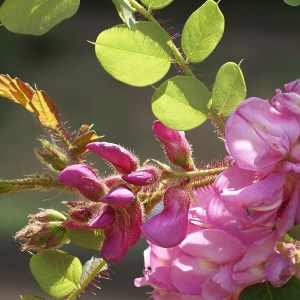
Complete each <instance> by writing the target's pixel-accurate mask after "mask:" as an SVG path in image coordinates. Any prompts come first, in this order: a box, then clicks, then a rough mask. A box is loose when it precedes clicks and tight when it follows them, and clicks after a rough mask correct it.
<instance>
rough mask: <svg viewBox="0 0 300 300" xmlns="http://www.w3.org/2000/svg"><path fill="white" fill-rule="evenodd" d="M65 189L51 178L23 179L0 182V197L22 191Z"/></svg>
mask: <svg viewBox="0 0 300 300" xmlns="http://www.w3.org/2000/svg"><path fill="white" fill-rule="evenodd" d="M37 189H38V190H50V189H67V188H66V187H65V186H64V185H63V184H62V183H60V182H59V181H58V180H55V179H52V178H25V179H10V180H0V195H5V194H10V193H15V192H20V191H24V190H37Z"/></svg>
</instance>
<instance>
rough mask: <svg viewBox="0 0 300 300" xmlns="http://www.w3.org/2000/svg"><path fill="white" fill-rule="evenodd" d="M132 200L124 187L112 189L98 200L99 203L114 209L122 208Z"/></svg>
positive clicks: (130, 194)
mask: <svg viewBox="0 0 300 300" xmlns="http://www.w3.org/2000/svg"><path fill="white" fill-rule="evenodd" d="M133 199H134V194H133V193H132V191H131V190H130V189H129V188H128V187H126V186H124V185H121V186H118V187H116V188H114V189H112V190H111V191H110V192H109V193H108V194H106V195H105V196H103V197H101V198H99V201H100V202H104V203H107V204H109V205H112V206H114V207H118V208H124V207H126V206H127V205H128V204H129V203H130V202H131V201H132V200H133Z"/></svg>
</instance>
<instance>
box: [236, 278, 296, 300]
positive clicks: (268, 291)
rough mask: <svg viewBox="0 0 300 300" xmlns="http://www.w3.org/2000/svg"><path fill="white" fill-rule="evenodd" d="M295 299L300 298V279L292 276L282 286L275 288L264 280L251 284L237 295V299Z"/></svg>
mask: <svg viewBox="0 0 300 300" xmlns="http://www.w3.org/2000/svg"><path fill="white" fill-rule="evenodd" d="M258 299H263V300H283V299H284V300H296V299H300V281H299V279H297V278H296V277H292V278H291V279H290V281H289V282H288V283H287V284H285V285H283V286H282V287H279V288H275V287H273V286H272V285H271V284H270V283H268V282H264V283H259V284H255V285H252V286H250V287H248V288H246V289H245V290H243V291H242V293H241V294H240V296H239V300H258Z"/></svg>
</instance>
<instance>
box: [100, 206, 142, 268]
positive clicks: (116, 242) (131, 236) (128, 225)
mask: <svg viewBox="0 0 300 300" xmlns="http://www.w3.org/2000/svg"><path fill="white" fill-rule="evenodd" d="M141 224H142V210H141V205H140V203H139V202H138V201H134V202H133V203H132V204H131V205H130V206H128V207H127V208H126V209H123V210H119V211H116V219H115V221H114V222H113V223H112V224H111V225H109V226H107V227H106V228H105V229H104V236H105V239H104V242H103V245H102V248H101V251H100V254H101V257H103V258H104V259H105V260H106V261H107V262H117V261H119V260H121V259H122V258H123V257H124V256H125V255H126V253H127V251H128V249H129V248H130V247H131V246H133V245H134V244H135V243H136V242H137V241H138V240H139V239H140V236H141V231H140V226H141Z"/></svg>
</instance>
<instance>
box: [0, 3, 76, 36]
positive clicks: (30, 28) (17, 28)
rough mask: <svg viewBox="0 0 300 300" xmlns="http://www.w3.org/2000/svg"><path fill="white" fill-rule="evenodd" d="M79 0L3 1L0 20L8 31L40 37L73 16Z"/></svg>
mask: <svg viewBox="0 0 300 300" xmlns="http://www.w3.org/2000/svg"><path fill="white" fill-rule="evenodd" d="M79 4H80V0H26V1H24V0H5V1H4V3H3V4H2V6H1V8H0V20H1V22H2V24H3V25H4V27H5V28H6V29H8V30H9V31H12V32H15V33H22V34H32V35H42V34H44V33H46V32H47V31H49V30H50V29H51V28H52V27H54V26H55V25H57V24H58V23H60V22H61V21H63V20H64V19H67V18H69V17H71V16H73V15H74V14H75V13H76V12H77V10H78V8H79Z"/></svg>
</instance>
